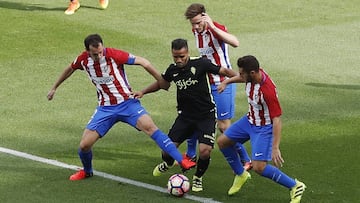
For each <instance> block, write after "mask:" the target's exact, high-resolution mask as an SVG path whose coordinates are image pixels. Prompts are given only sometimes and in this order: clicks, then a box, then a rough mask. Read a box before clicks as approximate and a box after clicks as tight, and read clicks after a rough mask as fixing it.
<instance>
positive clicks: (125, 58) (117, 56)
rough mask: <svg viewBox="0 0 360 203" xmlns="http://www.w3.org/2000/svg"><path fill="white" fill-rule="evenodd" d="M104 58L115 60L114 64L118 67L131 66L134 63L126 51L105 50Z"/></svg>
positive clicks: (131, 56)
mask: <svg viewBox="0 0 360 203" xmlns="http://www.w3.org/2000/svg"><path fill="white" fill-rule="evenodd" d="M106 57H111V58H113V59H114V60H115V63H116V64H118V65H123V64H129V65H132V64H133V63H134V61H135V57H134V56H133V55H131V54H129V53H128V52H126V51H123V50H119V49H114V48H106ZM132 58H133V59H132Z"/></svg>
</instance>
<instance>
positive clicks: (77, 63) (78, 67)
mask: <svg viewBox="0 0 360 203" xmlns="http://www.w3.org/2000/svg"><path fill="white" fill-rule="evenodd" d="M86 57H87V52H83V53H81V54H80V55H79V56H78V57H76V58H75V60H74V61H73V62H72V63H71V65H70V66H71V68H72V69H74V70H83V69H84V68H83V66H82V65H81V62H82V61H83V60H85V59H86Z"/></svg>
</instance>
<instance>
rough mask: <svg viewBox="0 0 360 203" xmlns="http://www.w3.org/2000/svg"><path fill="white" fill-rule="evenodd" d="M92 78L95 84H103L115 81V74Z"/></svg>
mask: <svg viewBox="0 0 360 203" xmlns="http://www.w3.org/2000/svg"><path fill="white" fill-rule="evenodd" d="M91 80H92V81H93V82H94V83H95V84H98V85H101V84H107V83H111V82H113V81H114V80H115V79H114V76H108V77H92V78H91Z"/></svg>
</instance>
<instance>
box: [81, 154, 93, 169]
mask: <svg viewBox="0 0 360 203" xmlns="http://www.w3.org/2000/svg"><path fill="white" fill-rule="evenodd" d="M78 154H79V157H80V160H81V163H82V165H83V166H84V171H85V172H86V173H92V172H93V169H92V150H90V151H88V152H83V151H81V149H79V150H78Z"/></svg>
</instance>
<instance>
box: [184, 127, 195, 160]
mask: <svg viewBox="0 0 360 203" xmlns="http://www.w3.org/2000/svg"><path fill="white" fill-rule="evenodd" d="M186 141H187V150H186V155H188V157H190V158H193V157H195V156H196V145H197V136H196V135H195V133H194V135H193V136H192V137H191V138H190V139H188V140H186Z"/></svg>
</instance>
